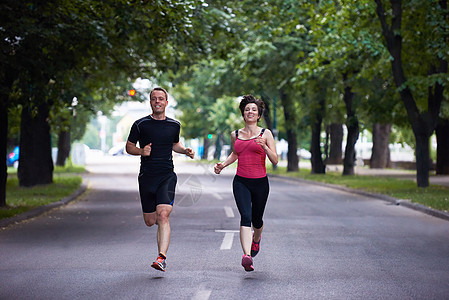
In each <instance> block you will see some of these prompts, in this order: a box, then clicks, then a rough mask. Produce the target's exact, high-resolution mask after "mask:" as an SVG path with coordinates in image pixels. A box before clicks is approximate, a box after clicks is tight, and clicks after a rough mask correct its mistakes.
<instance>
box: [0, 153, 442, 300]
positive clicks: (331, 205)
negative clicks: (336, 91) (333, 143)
mask: <svg viewBox="0 0 449 300" xmlns="http://www.w3.org/2000/svg"><path fill="white" fill-rule="evenodd" d="M89 169H90V171H91V172H92V173H91V174H90V175H88V176H86V180H87V181H88V185H89V191H88V192H86V193H85V194H83V195H82V196H80V197H79V198H78V199H77V200H75V201H73V202H71V203H70V204H68V205H66V206H63V207H60V208H58V209H54V210H52V211H50V212H48V213H46V214H44V215H42V216H39V217H36V218H33V219H31V220H28V221H25V222H22V223H20V224H16V225H13V226H10V227H8V228H6V229H3V230H0V299H448V298H449V222H448V221H445V220H442V219H439V218H435V217H432V216H429V215H426V214H423V213H421V212H417V211H415V210H411V209H409V208H405V207H401V206H396V205H392V204H391V203H388V202H385V201H383V200H379V199H374V198H371V197H364V196H360V195H356V194H351V193H347V192H344V191H339V190H335V189H332V188H328V187H324V186H318V185H313V184H308V183H303V182H297V181H293V180H286V179H279V178H271V179H270V184H271V194H270V198H269V202H268V205H267V208H266V213H265V231H264V234H263V238H262V242H261V252H260V253H259V255H258V256H257V257H256V258H255V260H254V264H255V268H256V270H255V271H254V272H251V273H247V272H245V271H244V270H243V268H242V267H241V266H240V260H241V255H242V250H241V247H240V242H239V237H238V233H237V231H238V228H239V217H238V211H237V209H236V207H235V204H234V200H233V196H232V190H231V183H232V176H233V172H234V171H233V170H232V169H227V170H226V171H225V172H224V174H222V175H220V176H217V175H214V174H213V173H212V165H210V166H207V165H200V164H197V163H195V162H190V163H185V162H183V161H177V162H176V171H177V173H178V190H177V196H176V200H175V201H176V205H175V208H174V210H173V213H172V215H171V226H172V239H171V243H170V249H169V251H168V259H167V271H166V272H165V273H163V272H160V271H156V270H154V269H152V268H150V264H151V263H152V262H153V260H154V259H155V258H156V255H157V246H156V242H155V241H156V228H148V227H146V226H145V224H144V222H143V220H142V216H141V209H140V202H139V198H138V193H137V180H136V173H137V169H138V161H137V160H136V159H134V158H130V157H122V158H118V159H117V158H116V159H111V160H109V161H107V162H105V161H102V160H97V161H95V162H92V163H91V164H90V165H89Z"/></svg>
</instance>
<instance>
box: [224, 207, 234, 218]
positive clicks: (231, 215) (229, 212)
mask: <svg viewBox="0 0 449 300" xmlns="http://www.w3.org/2000/svg"><path fill="white" fill-rule="evenodd" d="M224 210H225V212H226V217H228V218H234V212H233V211H232V208H231V207H230V206H225V207H224Z"/></svg>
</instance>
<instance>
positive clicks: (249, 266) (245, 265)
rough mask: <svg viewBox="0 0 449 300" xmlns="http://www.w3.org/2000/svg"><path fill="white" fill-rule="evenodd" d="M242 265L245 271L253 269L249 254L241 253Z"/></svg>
mask: <svg viewBox="0 0 449 300" xmlns="http://www.w3.org/2000/svg"><path fill="white" fill-rule="evenodd" d="M242 266H243V268H245V271H246V272H251V271H254V267H253V259H252V258H251V256H249V255H245V254H244V255H243V257H242Z"/></svg>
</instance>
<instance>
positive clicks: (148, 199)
mask: <svg viewBox="0 0 449 300" xmlns="http://www.w3.org/2000/svg"><path fill="white" fill-rule="evenodd" d="M142 169H143V168H141V171H140V173H139V193H140V202H141V203H142V211H143V212H144V213H152V212H155V211H156V206H158V205H159V204H168V205H173V202H174V199H175V188H176V182H177V180H178V178H177V176H176V173H175V172H170V173H167V174H148V173H146V172H145V171H144V170H142Z"/></svg>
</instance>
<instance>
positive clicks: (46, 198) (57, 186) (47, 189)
mask: <svg viewBox="0 0 449 300" xmlns="http://www.w3.org/2000/svg"><path fill="white" fill-rule="evenodd" d="M12 169H13V170H11V171H12V172H10V169H9V168H8V180H7V183H6V207H2V208H0V219H4V218H10V217H13V216H15V215H17V214H20V213H23V212H26V211H28V210H30V209H33V208H35V207H38V206H42V205H46V204H49V203H52V202H56V201H59V200H61V199H63V198H64V197H67V196H69V195H71V194H72V193H73V192H75V191H76V190H77V189H78V188H79V187H80V185H81V182H82V178H81V176H79V175H74V174H73V173H83V172H84V171H85V169H84V167H77V166H75V167H73V166H71V167H66V168H62V167H56V168H55V171H54V176H53V183H52V184H46V185H37V186H34V187H20V186H19V180H18V179H17V175H16V174H17V170H15V169H14V168H12ZM14 171H15V172H14Z"/></svg>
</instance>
